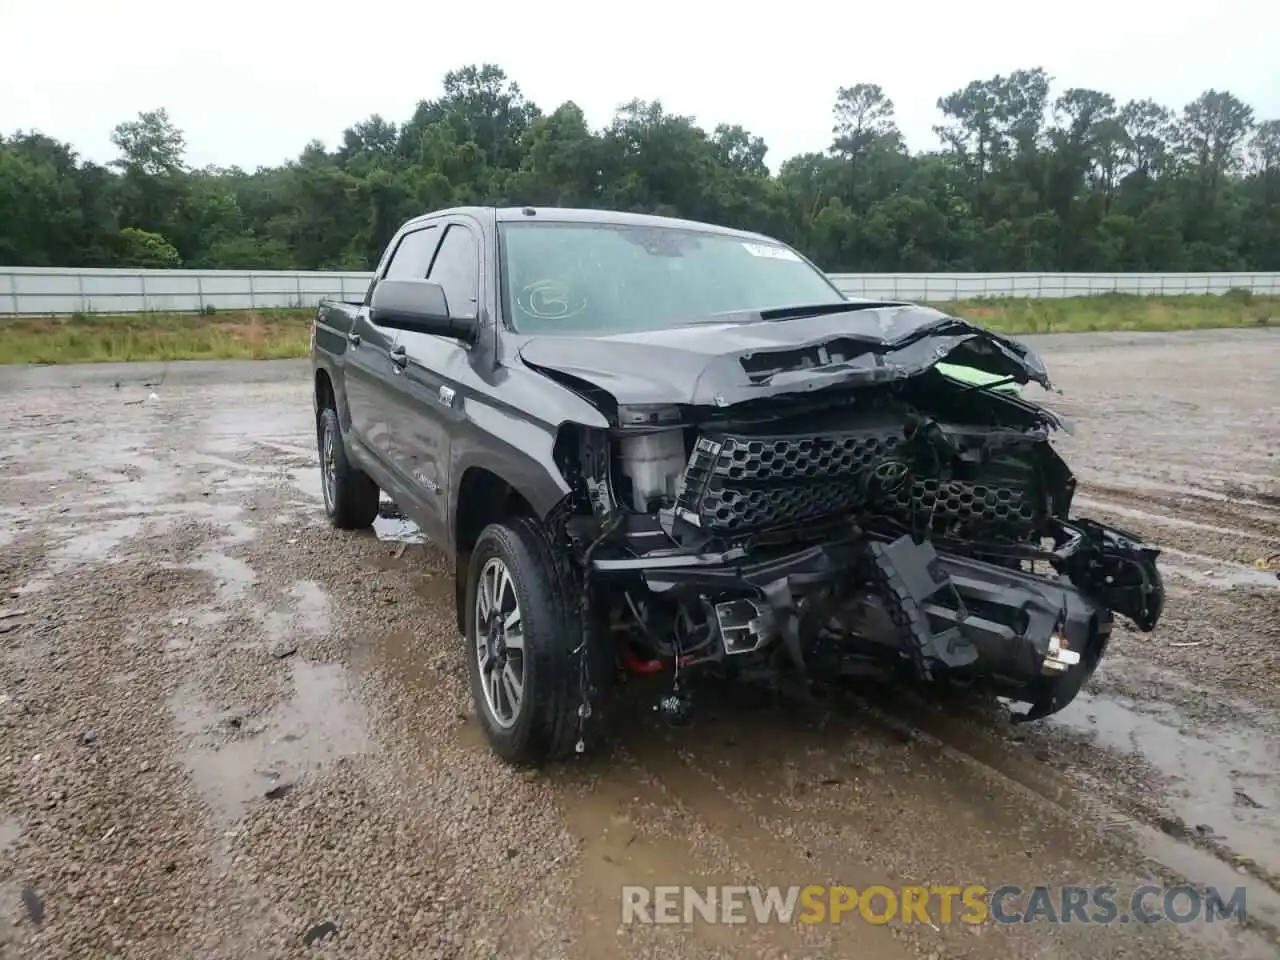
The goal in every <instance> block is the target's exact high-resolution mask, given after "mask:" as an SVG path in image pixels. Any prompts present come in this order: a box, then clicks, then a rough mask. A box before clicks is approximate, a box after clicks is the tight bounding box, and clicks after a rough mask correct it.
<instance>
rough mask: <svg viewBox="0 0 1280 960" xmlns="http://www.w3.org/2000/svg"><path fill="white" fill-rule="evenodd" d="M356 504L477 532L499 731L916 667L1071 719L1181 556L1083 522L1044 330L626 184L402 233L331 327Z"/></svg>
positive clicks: (439, 530) (491, 729)
mask: <svg viewBox="0 0 1280 960" xmlns="http://www.w3.org/2000/svg"><path fill="white" fill-rule="evenodd" d="M312 363H313V374H314V384H315V392H314V402H315V413H316V434H317V441H318V444H319V450H320V463H321V470H322V473H323V490H324V506H325V510H326V511H327V513H328V516H329V518H330V519H331V521H332V523H333V525H334V526H336V527H338V528H340V529H343V530H354V529H359V528H364V527H368V526H369V525H370V524H371V523H372V522H373V520H374V519H375V517H376V515H377V513H378V509H379V500H380V498H381V496H382V495H385V496H386V497H387V498H389V499H390V500H392V501H394V503H395V504H396V505H398V506H399V508H400V509H401V510H402V511H403V512H404V513H405V515H407V516H408V517H409V518H411V519H412V520H413V521H414V522H415V523H416V524H417V525H418V526H419V527H420V528H421V529H422V531H423V533H424V534H425V535H426V536H427V537H428V538H429V539H430V540H431V541H432V542H433V543H434V544H436V546H438V547H439V548H440V549H441V550H443V551H444V552H445V554H446V555H447V556H450V557H452V558H454V570H455V584H456V587H455V597H456V605H457V623H458V630H459V632H460V633H461V635H462V637H463V638H464V640H463V642H464V644H465V647H464V652H465V659H466V663H467V669H468V673H469V679H470V684H471V692H472V695H473V697H474V699H475V704H476V710H477V713H478V716H479V719H480V722H481V724H482V725H483V728H484V731H485V733H486V735H487V737H488V740H489V743H490V745H491V746H492V748H493V749H494V751H495V752H496V753H497V754H498V755H500V756H501V757H503V758H504V759H506V760H507V761H509V762H512V763H521V764H537V763H541V762H545V761H547V760H550V759H553V758H558V757H562V756H564V755H566V754H571V753H573V752H574V751H575V750H577V751H579V752H580V751H582V750H583V749H584V745H585V744H586V743H587V742H588V741H589V740H590V738H591V735H592V733H593V732H594V731H595V730H596V729H598V715H599V713H600V712H601V707H602V706H603V705H605V704H606V703H608V702H609V700H610V696H611V693H615V692H616V686H617V684H618V683H620V682H621V681H624V680H625V679H626V678H627V677H628V676H631V675H636V674H656V675H660V676H665V677H667V679H666V680H659V681H658V682H659V683H660V684H661V686H660V691H661V696H660V697H659V698H658V704H657V707H658V709H660V710H661V711H663V712H664V713H666V714H668V715H669V716H670V717H671V718H672V719H673V720H678V719H682V718H683V717H685V716H686V714H687V713H688V710H689V706H690V703H691V701H690V696H691V693H690V691H691V690H695V689H696V687H697V685H698V682H699V680H701V679H705V678H707V677H709V676H713V677H716V678H717V679H721V680H732V681H735V682H740V683H756V684H762V685H765V686H767V687H769V688H772V689H774V690H777V691H781V692H784V693H786V692H788V691H794V693H795V694H796V695H799V696H806V695H809V694H811V693H812V692H814V691H816V690H817V689H819V688H820V686H819V685H822V684H831V683H835V682H838V681H840V680H841V679H842V678H846V677H851V676H858V675H866V674H868V673H872V674H881V675H886V676H892V675H894V674H902V675H905V676H906V677H908V678H911V679H913V680H914V681H918V682H920V683H922V684H923V685H924V687H925V688H926V689H930V688H934V689H936V688H939V687H942V686H948V687H955V686H962V687H969V688H979V689H983V690H987V691H990V692H994V693H996V694H998V695H1001V696H1004V697H1007V698H1008V699H1009V700H1011V701H1014V702H1016V703H1017V704H1020V705H1022V706H1023V707H1024V708H1025V709H1015V718H1016V719H1019V720H1027V719H1037V718H1041V717H1045V716H1047V715H1049V714H1051V713H1053V712H1055V711H1057V710H1061V709H1062V708H1063V707H1064V706H1066V705H1067V704H1068V703H1070V702H1071V700H1072V699H1073V698H1074V697H1075V696H1076V694H1077V692H1078V691H1079V690H1080V688H1081V686H1082V685H1083V683H1084V682H1085V681H1086V680H1087V679H1088V678H1089V677H1090V675H1091V674H1092V673H1093V672H1094V670H1095V668H1096V667H1097V665H1098V662H1099V660H1100V659H1101V658H1102V656H1103V653H1104V651H1105V650H1106V647H1107V642H1108V639H1109V637H1110V634H1111V630H1112V625H1113V614H1115V615H1119V616H1121V617H1124V618H1126V619H1127V620H1129V621H1131V622H1132V623H1133V624H1134V625H1135V626H1136V627H1137V628H1138V629H1139V630H1142V631H1150V630H1152V629H1153V628H1154V627H1155V625H1156V622H1157V620H1158V619H1159V617H1160V613H1161V609H1162V606H1163V599H1164V591H1163V586H1162V583H1161V578H1160V573H1159V570H1158V568H1157V565H1156V560H1157V557H1158V554H1159V550H1157V549H1156V548H1154V547H1152V546H1150V545H1148V544H1146V543H1144V542H1142V540H1141V539H1140V538H1139V537H1137V536H1135V535H1134V534H1131V533H1127V532H1125V531H1123V530H1117V529H1115V528H1112V527H1108V526H1104V525H1103V524H1100V523H1096V522H1093V521H1091V520H1087V519H1082V518H1074V517H1071V516H1070V510H1071V502H1072V497H1073V494H1074V492H1075V479H1074V477H1073V475H1072V473H1071V471H1070V470H1069V469H1068V467H1067V465H1066V464H1065V463H1064V462H1063V460H1062V459H1061V458H1060V457H1059V455H1058V453H1057V452H1056V451H1055V450H1054V447H1053V446H1052V444H1051V442H1050V441H1051V436H1052V435H1053V434H1054V432H1055V431H1058V430H1061V429H1064V428H1066V426H1067V425H1066V423H1065V422H1064V421H1063V419H1062V418H1061V417H1060V416H1058V415H1057V414H1055V413H1054V412H1053V411H1051V410H1049V409H1047V408H1045V407H1043V406H1040V405H1038V404H1036V403H1034V402H1032V401H1030V400H1028V399H1026V398H1025V397H1024V396H1023V394H1022V393H1021V390H1020V388H1021V386H1023V385H1025V384H1027V383H1031V382H1035V383H1038V384H1041V385H1042V386H1044V387H1046V388H1049V387H1050V383H1049V378H1048V374H1047V373H1046V370H1045V367H1044V364H1043V363H1042V362H1041V360H1040V358H1039V357H1038V356H1037V355H1036V354H1035V353H1034V352H1033V351H1032V350H1030V349H1029V348H1028V347H1026V346H1025V345H1023V344H1020V343H1018V342H1017V341H1015V340H1011V339H1009V338H1006V337H1003V336H1000V335H997V334H995V333H992V332H989V331H987V330H984V329H982V328H981V327H979V326H976V325H974V324H972V323H969V322H967V321H965V320H963V319H960V318H958V317H953V316H949V315H947V314H946V313H943V312H940V311H938V310H934V309H932V308H928V307H924V306H920V305H915V304H911V303H901V302H880V301H865V300H864V301H859V300H850V299H848V298H847V297H845V296H844V295H843V294H842V293H841V292H840V291H839V290H838V289H837V288H836V287H835V286H834V285H833V284H832V283H831V281H830V280H829V279H828V278H827V277H826V275H824V274H823V273H822V271H820V270H819V269H818V268H817V267H816V266H814V265H813V264H812V263H811V262H809V261H808V260H807V259H805V258H804V257H803V256H802V255H800V254H799V253H797V252H796V251H795V250H793V249H792V248H791V247H788V246H786V245H785V244H782V243H779V242H778V241H776V240H773V239H771V238H769V237H765V236H761V235H758V234H752V233H744V232H741V231H737V230H730V229H726V228H722V227H717V226H711V225H708V224H703V223H693V222H689V221H682V220H673V219H667V218H661V217H652V216H643V215H638V214H628V213H613V212H606V211H599V210H567V209H554V208H528V207H526V208H513V209H494V208H489V207H484V208H465V209H451V210H445V211H441V212H438V213H432V214H428V215H426V216H422V217H418V218H415V219H413V220H411V221H409V222H408V223H406V224H404V226H402V227H401V228H400V230H399V231H398V232H397V233H396V235H395V236H394V237H393V238H392V241H391V243H390V244H389V245H388V247H387V250H386V252H385V253H384V255H383V257H382V261H381V262H380V263H379V264H378V267H377V271H376V273H375V276H374V279H373V281H372V283H371V284H370V286H369V289H368V292H367V293H366V295H365V297H364V299H363V301H361V302H359V303H344V302H338V301H334V300H325V301H322V302H321V303H320V306H319V309H318V311H317V314H316V318H315V325H314V330H313V344H312Z"/></svg>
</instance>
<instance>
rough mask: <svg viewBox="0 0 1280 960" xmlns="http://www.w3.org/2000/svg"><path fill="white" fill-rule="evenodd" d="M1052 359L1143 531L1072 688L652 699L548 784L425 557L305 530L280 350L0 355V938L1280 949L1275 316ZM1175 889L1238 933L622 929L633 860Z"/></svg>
mask: <svg viewBox="0 0 1280 960" xmlns="http://www.w3.org/2000/svg"><path fill="white" fill-rule="evenodd" d="M1038 346H1040V347H1041V348H1042V349H1043V350H1044V352H1045V354H1046V357H1047V359H1048V360H1049V362H1050V369H1051V371H1052V372H1053V373H1054V375H1055V377H1056V379H1057V380H1058V381H1059V383H1060V385H1061V386H1062V388H1063V390H1064V393H1063V394H1062V395H1061V396H1056V395H1055V396H1054V397H1052V398H1051V399H1050V402H1051V403H1053V404H1055V405H1057V406H1058V407H1059V408H1060V409H1062V410H1064V411H1065V412H1067V413H1068V414H1070V415H1071V416H1072V417H1073V418H1074V419H1075V420H1076V424H1077V433H1076V435H1075V436H1074V437H1071V438H1068V439H1066V440H1064V442H1063V448H1064V452H1065V453H1066V455H1067V456H1068V458H1069V459H1070V461H1071V462H1072V464H1073V466H1075V467H1076V468H1077V470H1078V472H1079V474H1080V476H1081V479H1082V482H1083V486H1082V490H1081V495H1080V500H1079V505H1078V508H1077V509H1078V512H1080V513H1082V514H1086V515H1093V516H1095V517H1097V518H1099V519H1103V520H1107V521H1110V522H1113V523H1118V524H1120V525H1122V526H1126V527H1129V528H1131V529H1134V530H1136V531H1139V532H1141V533H1143V534H1144V535H1147V536H1149V537H1151V538H1153V539H1154V540H1156V541H1157V542H1158V543H1160V544H1162V545H1164V546H1165V547H1166V548H1167V551H1168V552H1167V553H1166V555H1165V570H1166V578H1167V585H1168V587H1169V602H1168V612H1167V614H1166V619H1165V621H1164V622H1163V623H1162V624H1161V626H1160V628H1159V629H1158V630H1157V632H1156V633H1155V634H1153V635H1141V634H1133V633H1125V632H1122V633H1121V634H1120V635H1119V636H1118V638H1117V639H1116V641H1115V643H1114V645H1113V653H1112V655H1111V656H1110V657H1109V659H1108V660H1107V661H1106V662H1105V663H1104V665H1103V667H1102V669H1101V670H1100V671H1099V674H1098V676H1097V677H1096V679H1095V681H1094V682H1093V683H1092V685H1091V687H1090V689H1089V691H1088V692H1087V693H1086V694H1085V695H1082V697H1081V698H1080V700H1079V701H1078V702H1077V703H1076V704H1073V705H1072V706H1071V707H1070V708H1068V710H1066V711H1064V712H1063V713H1062V714H1061V715H1059V716H1058V717H1056V718H1053V719H1051V720H1050V721H1046V722H1044V723H1041V724H1037V725H1026V726H1022V727H1011V726H1010V725H1009V724H1008V723H1007V720H1006V718H1005V716H1004V714H1003V712H1002V711H1001V709H999V707H998V705H995V704H981V703H979V704H967V705H948V706H936V705H930V704H926V703H924V702H922V701H920V700H919V698H917V697H916V696H915V695H914V694H911V693H909V692H902V691H898V692H893V691H886V690H883V689H875V688H871V689H868V690H867V691H866V692H865V693H860V694H858V695H856V696H851V697H848V698H842V699H841V700H840V701H839V702H832V703H826V704H823V705H821V706H820V707H814V708H810V709H805V710H801V711H796V710H791V711H786V712H783V711H778V710H774V709H771V708H749V707H748V706H746V705H743V704H738V703H735V702H732V701H728V700H725V701H720V700H711V701H709V702H708V703H707V704H706V705H705V708H704V709H703V710H702V712H701V713H700V714H699V716H698V718H697V720H696V722H695V723H694V724H693V725H691V726H689V727H685V728H680V729H678V730H670V729H665V728H663V727H661V726H659V725H658V724H657V723H656V722H655V721H654V720H653V719H652V712H651V711H650V710H649V709H648V705H649V701H648V700H647V699H646V698H647V697H648V696H649V695H650V693H651V692H652V691H646V690H643V689H641V690H639V691H637V693H636V695H635V697H634V698H633V699H634V701H635V703H634V709H628V710H622V711H615V713H614V716H613V720H612V722H613V724H614V726H615V730H614V731H613V735H612V741H611V747H610V748H609V749H608V750H607V751H605V752H602V753H600V754H598V755H593V756H589V757H587V758H584V759H582V760H580V761H578V762H575V763H571V764H568V765H566V766H564V767H562V768H557V769H554V770H550V771H547V772H545V773H543V774H529V773H517V772H513V771H511V770H509V769H508V768H506V767H504V766H502V765H501V764H500V763H498V762H497V761H496V760H495V759H493V758H492V757H491V756H490V754H489V753H488V752H487V750H486V748H485V746H484V744H483V742H482V739H481V736H480V734H479V732H478V730H477V727H476V724H475V721H474V719H473V718H472V716H471V707H470V703H469V698H468V697H467V695H466V691H465V688H464V679H463V678H464V673H463V665H462V658H461V643H460V641H459V639H458V637H457V634H456V630H455V628H454V625H453V623H454V621H453V611H452V606H451V604H452V584H451V582H450V580H449V578H448V577H447V576H446V574H445V573H444V570H445V566H444V564H443V562H442V560H441V558H440V557H438V556H437V555H436V554H435V553H433V552H432V551H431V550H430V548H428V547H426V546H423V545H420V544H419V543H416V542H410V541H413V540H415V537H414V536H413V531H412V529H411V528H410V527H408V526H407V525H406V524H404V523H403V522H397V521H395V520H393V519H381V520H380V521H379V523H378V524H377V529H376V531H375V532H374V533H366V534H360V535H351V534H342V533H339V532H337V531H333V530H331V529H329V528H328V527H327V526H326V525H325V523H324V518H323V515H322V510H321V507H320V498H319V487H318V484H319V478H318V471H317V467H316V458H315V450H314V440H313V433H312V426H311V419H310V418H311V410H310V401H309V397H308V381H307V374H306V367H305V365H301V364H297V363H291V362H286V363H261V364H173V365H170V366H168V367H154V368H152V367H136V366H135V367H125V366H99V367H87V368H43V369H31V370H7V371H3V372H0V396H3V398H4V403H3V410H2V411H0V423H3V434H2V435H0V437H2V439H0V956H2V957H4V958H5V960H8V958H10V957H12V958H15V960H16V958H50V960H55V958H98V957H104V958H105V957H121V958H125V957H128V958H132V957H148V958H150V957H155V958H165V960H172V958H186V957H192V958H222V957H226V958H236V960H243V958H259V957H261V958H286V957H306V956H311V955H313V954H314V955H317V956H324V957H353V958H371V960H372V958H390V957H396V958H399V957H405V958H414V960H416V958H421V957H477V958H481V957H486V958H487V957H502V958H517V957H530V958H539V960H548V958H557V957H566V958H568V957H583V958H596V957H624V956H625V957H631V956H652V957H663V958H669V957H672V956H676V955H679V954H683V955H685V956H697V957H726V958H731V957H738V958H741V957H744V956H759V957H802V956H809V957H820V956H822V957H825V956H841V957H855V956H856V957H859V958H868V960H882V958H904V960H907V958H922V960H942V958H958V957H967V958H975V960H978V958H992V960H995V958H1002V960H1003V958H1015V960H1016V958H1060V957H1061V958H1066V957H1081V958H1096V957H1104V956H1105V957H1134V958H1142V957H1153V958H1154V957H1159V958H1162V960H1178V958H1197V960H1198V958H1206V957H1222V958H1227V957H1233V958H1239V957H1276V956H1280V949H1278V947H1277V944H1280V937H1278V936H1277V930H1278V929H1280V819H1278V818H1277V814H1276V811H1277V809H1280V686H1278V684H1277V680H1278V679H1280V653H1277V651H1278V650H1280V581H1277V580H1276V575H1275V573H1273V572H1269V571H1266V570H1259V569H1258V568H1257V567H1256V566H1255V561H1257V560H1259V559H1262V558H1265V557H1266V556H1268V555H1270V554H1274V553H1275V551H1277V550H1280V513H1278V512H1277V504H1278V503H1280V499H1278V495H1280V463H1278V462H1277V459H1276V458H1277V452H1280V423H1277V421H1276V420H1275V416H1274V409H1275V405H1276V399H1277V395H1276V386H1275V384H1276V383H1278V382H1280V337H1278V336H1277V335H1276V334H1275V333H1274V332H1270V331H1257V332H1247V331H1236V332H1231V333H1228V334H1195V335H1183V336H1172V335H1149V336H1103V335H1096V336H1089V337H1078V338H1046V339H1043V340H1041V341H1040V342H1039V343H1038ZM152 391H154V392H155V393H156V394H157V395H158V398H157V399H148V397H149V395H150V394H151V393H152ZM1278 559H1280V558H1278ZM619 714H621V716H619ZM1181 878H1186V879H1188V880H1190V881H1192V882H1195V883H1211V884H1217V885H1218V886H1219V887H1222V886H1235V885H1244V886H1246V889H1247V895H1248V909H1249V914H1250V921H1249V924H1248V926H1247V927H1244V928H1242V927H1240V926H1238V925H1236V924H1234V923H1232V924H1222V923H1219V924H1217V925H1201V924H1195V925H1189V926H1183V927H1178V926H1175V925H1172V924H1168V923H1165V924H1161V925H1155V926H1146V925H1135V924H1129V925H1119V924H1113V925H1109V926H1097V925H1093V926H1090V925H1083V924H1070V925H1058V926H1049V925H1045V924H1030V925H1020V926H1016V927H1012V928H1010V927H1001V926H995V925H990V924H989V925H984V926H980V927H966V926H963V925H960V924H950V925H942V926H941V927H940V928H939V929H934V928H932V927H931V926H924V925H914V926H909V927H906V926H899V925H897V924H888V925H883V926H874V925H869V924H866V923H863V922H861V921H859V922H855V923H845V924H842V925H839V926H821V927H801V926H799V925H797V926H782V925H768V926H757V925H754V924H750V925H747V926H744V927H736V928H730V927H725V926H712V925H707V924H704V923H701V922H699V923H695V924H692V925H690V926H682V925H681V926H675V927H652V926H650V927H644V926H641V927H637V926H628V927H623V926H620V924H619V919H620V887H621V886H622V885H623V884H626V883H646V884H655V883H664V884H670V883H686V882H687V883H696V884H700V885H701V884H707V883H751V882H759V883H768V884H781V885H789V884H808V883H843V884H849V885H853V886H857V887H864V886H866V885H869V884H890V885H893V884H901V883H926V884H940V883H957V884H960V883H969V882H983V883H986V884H988V885H989V886H992V887H994V886H997V885H999V884H1001V883H1016V884H1022V885H1024V886H1030V885H1032V884H1035V883H1077V884H1088V883H1111V884H1115V885H1117V886H1118V887H1119V888H1120V889H1121V890H1122V891H1124V890H1127V889H1128V888H1129V887H1132V886H1134V885H1137V884H1138V883H1141V882H1145V881H1150V880H1155V881H1156V882H1176V881H1178V880H1179V879H1181Z"/></svg>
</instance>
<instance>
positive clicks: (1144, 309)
mask: <svg viewBox="0 0 1280 960" xmlns="http://www.w3.org/2000/svg"><path fill="white" fill-rule="evenodd" d="M931 305H932V306H934V307H937V308H938V309H939V310H944V311H946V312H947V313H950V314H953V315H955V316H958V317H964V318H965V319H966V320H972V321H973V322H974V323H977V324H981V325H982V326H984V327H987V328H988V329H990V330H995V331H997V332H999V333H1009V334H1019V333H1089V332H1101V331H1111V330H1135V331H1147V332H1153V333H1154V332H1156V331H1161V330H1208V329H1214V328H1217V327H1260V326H1269V325H1273V324H1277V323H1280V297H1276V296H1254V295H1253V294H1251V293H1250V292H1249V291H1248V290H1232V291H1230V292H1228V293H1226V294H1223V295H1221V296H1213V295H1210V294H1188V295H1185V296H1177V297H1144V296H1137V295H1135V294H1123V293H1108V294H1101V295H1099V296H1094V297H1064V298H1062V299H1053V300H1050V299H1045V300H1031V299H1027V298H1022V297H999V298H984V299H978V300H953V301H948V302H946V303H934V304H931Z"/></svg>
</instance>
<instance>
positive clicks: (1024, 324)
mask: <svg viewBox="0 0 1280 960" xmlns="http://www.w3.org/2000/svg"><path fill="white" fill-rule="evenodd" d="M931 305H932V306H934V307H937V308H938V309H940V310H944V311H946V312H947V313H950V314H954V315H956V316H960V317H964V318H965V319H967V320H972V321H973V322H974V323H979V324H981V325H983V326H985V327H988V328H990V329H991V330H996V331H999V332H1001V333H1009V334H1020V333H1085V332H1089V331H1106V330H1139V331H1158V330H1203V329H1211V328H1216V327H1256V326H1268V325H1274V324H1277V323H1280V296H1253V295H1251V294H1250V293H1249V292H1248V291H1245V290H1233V291H1231V292H1230V293H1227V294H1225V295H1223V296H1209V295H1188V296H1179V297H1141V296H1134V295H1132V294H1103V295H1101V296H1096V297H1071V298H1065V299H1057V300H1031V299H1026V298H1021V297H1003V298H983V299H977V300H954V301H947V302H942V303H933V304H931ZM314 316H315V311H314V310H310V309H307V310H258V311H247V310H244V311H241V310H229V311H226V312H222V313H210V314H194V313H140V314H127V315H120V316H105V315H99V314H74V315H72V316H70V317H21V318H12V319H5V318H0V364H5V363H98V362H104V361H111V360H270V359H278V358H284V357H303V356H306V353H307V348H308V345H309V342H310V335H311V319H312V317H314Z"/></svg>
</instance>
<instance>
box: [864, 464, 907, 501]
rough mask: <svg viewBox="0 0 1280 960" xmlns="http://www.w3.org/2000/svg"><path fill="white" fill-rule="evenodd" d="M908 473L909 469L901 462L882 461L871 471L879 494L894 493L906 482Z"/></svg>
mask: <svg viewBox="0 0 1280 960" xmlns="http://www.w3.org/2000/svg"><path fill="white" fill-rule="evenodd" d="M908 473H910V470H909V468H908V467H907V465H906V463H904V462H903V461H901V460H881V461H880V462H879V463H877V464H876V465H875V468H874V469H873V470H872V471H871V480H872V483H873V485H874V489H875V491H876V492H877V493H882V494H884V493H893V491H895V490H897V489H898V488H899V487H900V486H902V484H903V483H904V482H905V481H906V479H907V474H908Z"/></svg>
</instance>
